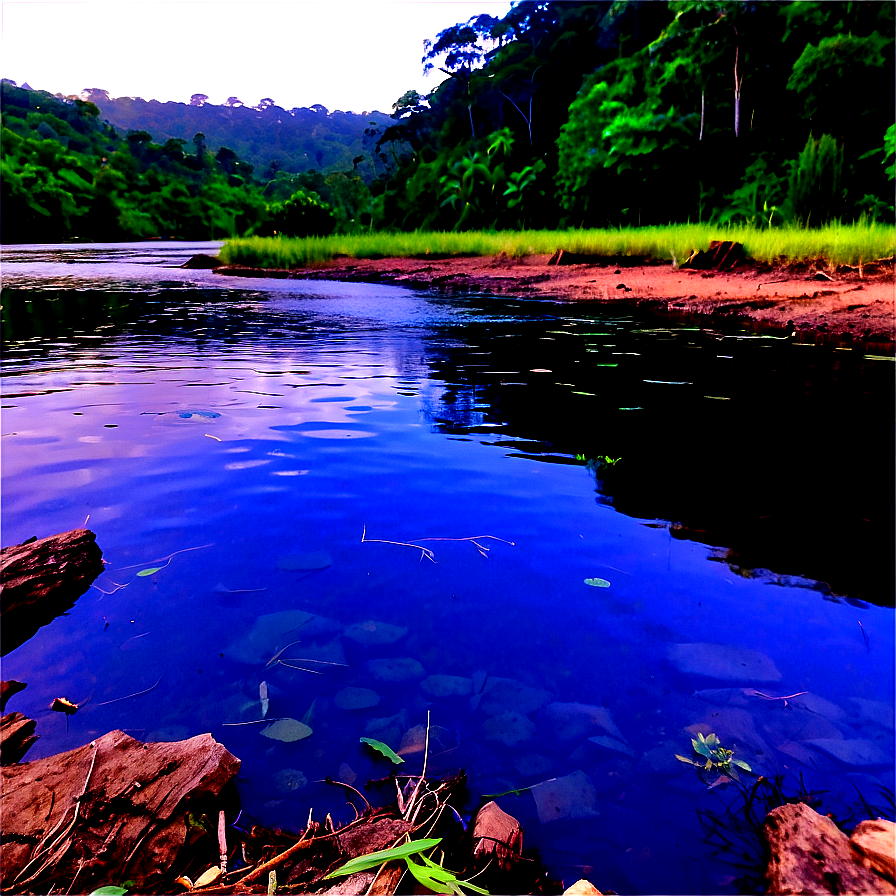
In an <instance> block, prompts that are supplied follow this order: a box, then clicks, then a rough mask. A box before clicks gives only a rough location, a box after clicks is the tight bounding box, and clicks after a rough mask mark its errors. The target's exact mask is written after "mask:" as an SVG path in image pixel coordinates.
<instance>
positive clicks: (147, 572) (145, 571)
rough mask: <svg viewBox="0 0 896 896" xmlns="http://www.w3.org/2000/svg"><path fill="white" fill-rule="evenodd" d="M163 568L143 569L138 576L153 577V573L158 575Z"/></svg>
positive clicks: (151, 567)
mask: <svg viewBox="0 0 896 896" xmlns="http://www.w3.org/2000/svg"><path fill="white" fill-rule="evenodd" d="M161 568H162V567H161V566H150V568H149V569H141V570H140V572H138V573H137V575H138V576H151V575H153V573H157V572H158V571H159V570H160V569H161Z"/></svg>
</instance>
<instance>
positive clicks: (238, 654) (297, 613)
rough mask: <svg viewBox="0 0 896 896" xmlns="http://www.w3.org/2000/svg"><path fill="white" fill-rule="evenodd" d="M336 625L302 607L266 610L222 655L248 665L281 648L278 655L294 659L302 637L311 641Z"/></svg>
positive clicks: (263, 660) (265, 661)
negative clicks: (276, 610)
mask: <svg viewBox="0 0 896 896" xmlns="http://www.w3.org/2000/svg"><path fill="white" fill-rule="evenodd" d="M339 628H340V625H339V623H338V622H336V621H335V620H333V619H327V618H325V617H323V616H317V615H316V614H314V613H307V612H305V610H283V611H281V612H279V613H268V614H266V615H265V616H259V617H258V619H256V620H255V623H254V624H253V626H252V628H250V629H249V631H248V632H246V634H245V635H243V637H241V638H240V639H239V640H237V641H235V642H234V643H233V644H231V646H230V648H229V649H227V650H225V652H224V656H225V657H227V658H228V659H234V660H238V661H239V662H241V663H249V664H250V665H267V664H268V663H270V662H271V660H272V659H273V658H274V657H275V656H276V655H277V653H278V652H279V651H283V653H282V654H281V656H280V658H282V659H284V660H287V659H292V661H293V662H295V658H297V657H301V656H302V650H301V646H302V645H301V642H302V639H307V640H309V641H311V640H314V639H315V638H320V637H321V636H323V635H330V634H333V633H335V632H337V631H338V630H339ZM297 665H301V663H297Z"/></svg>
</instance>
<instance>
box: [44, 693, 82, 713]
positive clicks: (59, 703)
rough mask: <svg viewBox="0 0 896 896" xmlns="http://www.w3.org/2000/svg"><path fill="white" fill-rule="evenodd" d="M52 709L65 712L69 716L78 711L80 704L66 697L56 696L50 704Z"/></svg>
mask: <svg viewBox="0 0 896 896" xmlns="http://www.w3.org/2000/svg"><path fill="white" fill-rule="evenodd" d="M50 709H52V710H54V711H55V712H64V713H65V714H66V715H67V716H73V715H74V714H75V713H76V712H77V711H78V704H77V703H72V701H71V700H66V698H65V697H56V699H55V700H53V702H52V703H51V704H50Z"/></svg>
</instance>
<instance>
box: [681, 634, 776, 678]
mask: <svg viewBox="0 0 896 896" xmlns="http://www.w3.org/2000/svg"><path fill="white" fill-rule="evenodd" d="M666 656H667V657H668V658H669V662H671V663H672V665H673V666H674V667H675V668H676V669H677V670H678V671H679V672H682V673H684V674H685V675H701V676H703V677H704V678H713V679H715V680H717V681H743V682H772V681H780V680H781V673H780V672H779V671H778V669H777V667H776V666H775V664H774V663H773V662H772V660H771V659H769V657H767V656H766V655H765V654H764V653H760V652H759V651H758V650H751V649H749V648H747V647H736V646H733V645H731V644H710V643H706V642H696V643H692V644H670V645H669V647H668V648H667V650H666Z"/></svg>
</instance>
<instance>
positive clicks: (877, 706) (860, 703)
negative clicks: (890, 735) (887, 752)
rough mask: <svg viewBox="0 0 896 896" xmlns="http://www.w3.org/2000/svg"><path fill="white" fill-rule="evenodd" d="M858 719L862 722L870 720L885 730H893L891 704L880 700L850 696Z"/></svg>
mask: <svg viewBox="0 0 896 896" xmlns="http://www.w3.org/2000/svg"><path fill="white" fill-rule="evenodd" d="M850 699H851V701H852V702H853V703H854V704H855V706H856V709H857V711H858V715H859V719H860V720H861V721H862V722H863V723H866V722H871V723H873V724H875V725H879V726H880V727H881V728H884V729H885V730H887V731H892V730H893V716H894V711H893V704H892V703H882V702H881V701H880V700H866V699H865V698H864V697H852V698H850Z"/></svg>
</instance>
